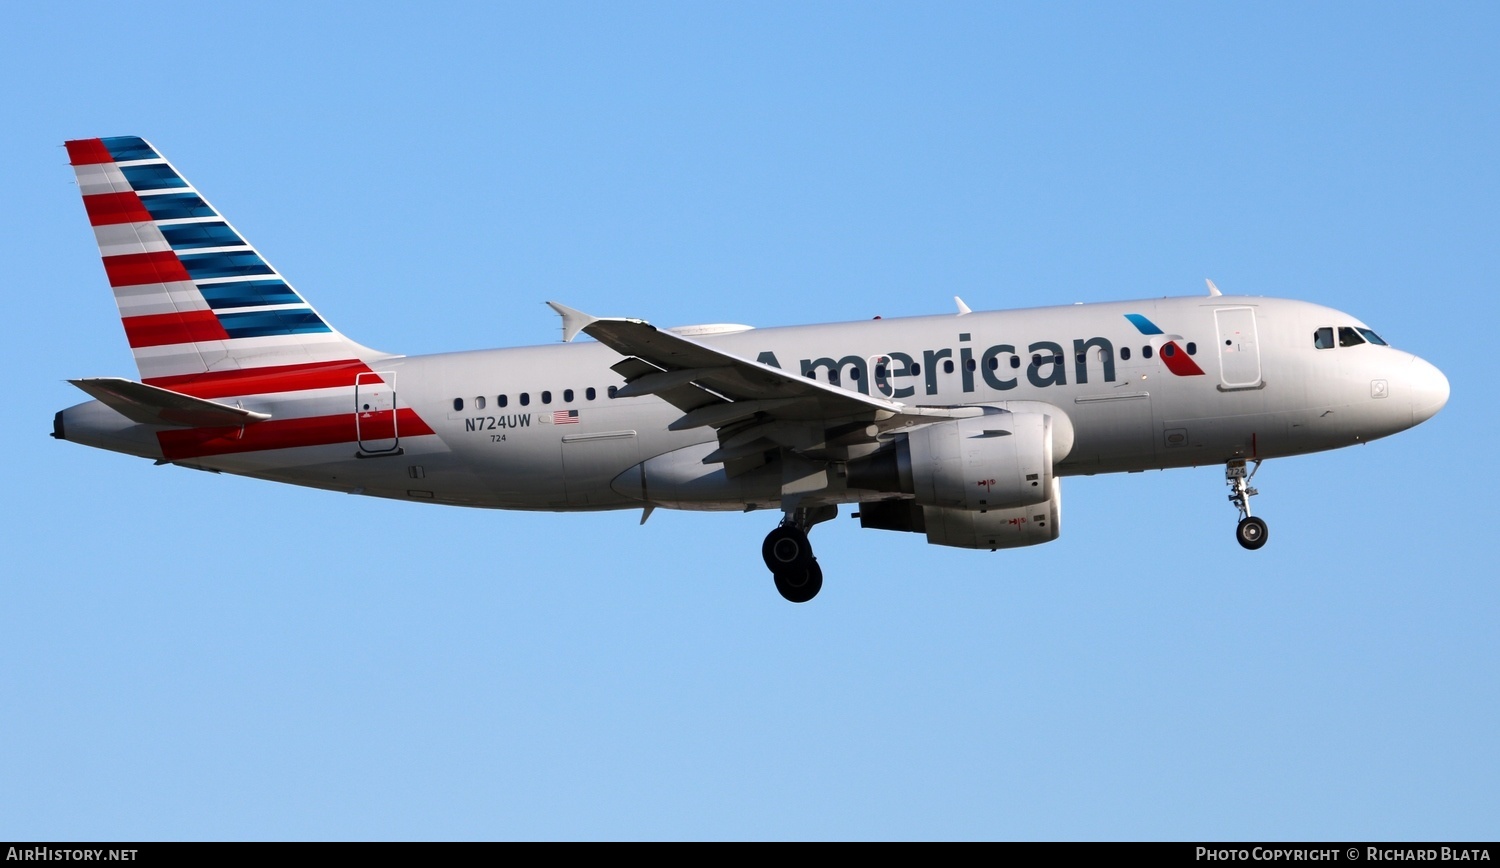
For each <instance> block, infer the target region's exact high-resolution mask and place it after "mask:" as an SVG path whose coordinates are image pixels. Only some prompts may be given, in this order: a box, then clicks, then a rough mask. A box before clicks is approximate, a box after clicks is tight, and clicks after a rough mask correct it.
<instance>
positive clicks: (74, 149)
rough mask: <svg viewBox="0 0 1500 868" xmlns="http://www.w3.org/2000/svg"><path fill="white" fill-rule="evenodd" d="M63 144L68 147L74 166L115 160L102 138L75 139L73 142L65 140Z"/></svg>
mask: <svg viewBox="0 0 1500 868" xmlns="http://www.w3.org/2000/svg"><path fill="white" fill-rule="evenodd" d="M63 146H64V147H66V148H67V149H68V162H69V163H70V164H71V165H74V166H88V165H92V164H94V163H113V162H114V161H115V158H114V155H113V154H111V153H110V152H109V148H106V147H104V141H103V140H102V139H74V140H73V141H71V142H63Z"/></svg>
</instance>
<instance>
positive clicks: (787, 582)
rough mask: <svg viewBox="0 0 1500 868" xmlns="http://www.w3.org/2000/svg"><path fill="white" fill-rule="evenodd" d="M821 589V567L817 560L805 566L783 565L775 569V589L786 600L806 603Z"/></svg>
mask: <svg viewBox="0 0 1500 868" xmlns="http://www.w3.org/2000/svg"><path fill="white" fill-rule="evenodd" d="M822 589H823V568H822V567H820V566H818V562H817V561H812V562H810V563H809V564H808V565H807V566H805V567H783V568H782V569H779V570H777V571H776V590H777V591H779V592H781V596H783V597H785V598H786V599H787V601H788V602H792V603H806V602H807V601H808V600H811V599H812V598H813V597H816V596H817V595H818V591H821V590H822Z"/></svg>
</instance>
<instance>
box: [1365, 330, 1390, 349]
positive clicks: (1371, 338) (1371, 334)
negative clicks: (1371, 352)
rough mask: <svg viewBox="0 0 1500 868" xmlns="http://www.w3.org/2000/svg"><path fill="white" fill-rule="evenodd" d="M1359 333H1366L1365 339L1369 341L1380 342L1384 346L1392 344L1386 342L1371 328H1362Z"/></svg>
mask: <svg viewBox="0 0 1500 868" xmlns="http://www.w3.org/2000/svg"><path fill="white" fill-rule="evenodd" d="M1359 333H1360V334H1362V335H1364V336H1365V340H1367V341H1369V342H1370V343H1372V344H1379V345H1380V346H1382V347H1388V346H1390V344H1388V343H1386V342H1385V341H1384V340H1383V339H1382V338H1381V337H1380V335H1377V334H1375V333H1374V332H1372V331H1370V330H1369V329H1360V330H1359Z"/></svg>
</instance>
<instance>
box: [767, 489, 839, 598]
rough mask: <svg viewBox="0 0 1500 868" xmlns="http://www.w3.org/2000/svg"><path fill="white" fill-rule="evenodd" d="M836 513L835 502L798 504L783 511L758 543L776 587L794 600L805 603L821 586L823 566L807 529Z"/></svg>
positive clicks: (782, 594) (784, 595) (786, 596)
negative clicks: (772, 528) (832, 504)
mask: <svg viewBox="0 0 1500 868" xmlns="http://www.w3.org/2000/svg"><path fill="white" fill-rule="evenodd" d="M836 515H838V507H836V506H820V507H814V508H812V509H804V508H798V509H795V510H793V511H791V512H788V513H787V514H786V517H785V518H783V519H782V520H781V524H780V525H778V526H777V527H776V528H775V529H774V530H772V531H771V532H770V533H768V534H766V541H765V542H764V543H763V544H762V545H761V547H760V555H761V557H762V558H763V559H764V560H765V562H766V569H768V570H770V571H771V574H772V575H773V576H775V578H776V590H777V591H778V592H780V594H781V596H783V597H785V598H786V599H787V600H789V601H790V602H793V603H806V602H807V601H808V600H811V599H812V598H813V597H816V596H817V595H818V591H820V590H822V588H823V568H822V567H820V566H818V559H817V558H816V557H813V551H812V544H811V543H809V542H808V541H807V531H808V529H810V528H811V527H812V526H813V525H815V524H817V523H818V522H820V521H827V520H828V519H830V518H833V517H834V516H836Z"/></svg>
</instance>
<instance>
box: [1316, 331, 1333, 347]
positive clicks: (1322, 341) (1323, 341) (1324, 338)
mask: <svg viewBox="0 0 1500 868" xmlns="http://www.w3.org/2000/svg"><path fill="white" fill-rule="evenodd" d="M1313 346H1315V347H1317V348H1318V349H1320V350H1331V349H1333V329H1331V328H1321V329H1318V330H1317V331H1315V332H1313Z"/></svg>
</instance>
